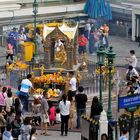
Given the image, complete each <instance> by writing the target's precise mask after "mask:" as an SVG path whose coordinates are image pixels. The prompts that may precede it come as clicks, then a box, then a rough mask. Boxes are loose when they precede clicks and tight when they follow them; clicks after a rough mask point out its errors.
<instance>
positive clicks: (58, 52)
mask: <svg viewBox="0 0 140 140" xmlns="http://www.w3.org/2000/svg"><path fill="white" fill-rule="evenodd" d="M54 60H55V61H58V62H61V66H62V65H63V64H64V63H66V61H67V54H66V50H65V48H64V45H63V43H62V42H61V40H57V41H56V43H55V51H54Z"/></svg>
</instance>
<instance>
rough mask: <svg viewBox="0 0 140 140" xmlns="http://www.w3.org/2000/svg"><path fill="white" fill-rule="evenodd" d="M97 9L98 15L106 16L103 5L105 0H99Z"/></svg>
mask: <svg viewBox="0 0 140 140" xmlns="http://www.w3.org/2000/svg"><path fill="white" fill-rule="evenodd" d="M98 10H99V12H98V13H99V16H100V17H105V16H106V14H107V13H106V5H105V1H104V0H100V1H99V8H98Z"/></svg>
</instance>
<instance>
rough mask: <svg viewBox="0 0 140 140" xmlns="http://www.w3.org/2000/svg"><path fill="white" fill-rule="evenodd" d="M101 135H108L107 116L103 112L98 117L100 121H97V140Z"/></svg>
mask: <svg viewBox="0 0 140 140" xmlns="http://www.w3.org/2000/svg"><path fill="white" fill-rule="evenodd" d="M103 133H106V134H108V120H107V114H106V112H105V111H104V110H103V111H102V112H101V115H100V120H99V139H101V135H102V134H103Z"/></svg>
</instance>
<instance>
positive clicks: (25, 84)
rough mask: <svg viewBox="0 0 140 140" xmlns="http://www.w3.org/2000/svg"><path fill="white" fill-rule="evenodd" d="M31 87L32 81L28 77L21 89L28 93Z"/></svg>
mask: <svg viewBox="0 0 140 140" xmlns="http://www.w3.org/2000/svg"><path fill="white" fill-rule="evenodd" d="M31 87H32V83H31V81H30V80H28V79H24V80H22V82H21V89H20V91H22V92H26V93H28V92H29V89H30V88H31Z"/></svg>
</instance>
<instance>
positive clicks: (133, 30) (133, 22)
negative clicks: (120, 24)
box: [132, 10, 136, 41]
mask: <svg viewBox="0 0 140 140" xmlns="http://www.w3.org/2000/svg"><path fill="white" fill-rule="evenodd" d="M135 35H136V15H135V12H134V10H133V11H132V40H133V41H135Z"/></svg>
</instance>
